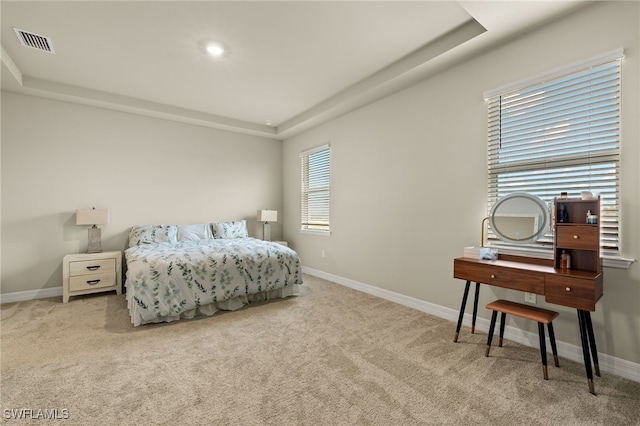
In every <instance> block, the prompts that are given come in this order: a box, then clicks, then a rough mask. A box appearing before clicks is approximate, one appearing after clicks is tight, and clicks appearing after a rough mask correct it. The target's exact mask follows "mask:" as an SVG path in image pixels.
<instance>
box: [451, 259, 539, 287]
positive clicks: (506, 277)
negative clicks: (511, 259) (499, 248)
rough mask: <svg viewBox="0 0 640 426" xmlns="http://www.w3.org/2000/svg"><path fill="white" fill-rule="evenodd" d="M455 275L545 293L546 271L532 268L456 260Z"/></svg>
mask: <svg viewBox="0 0 640 426" xmlns="http://www.w3.org/2000/svg"><path fill="white" fill-rule="evenodd" d="M453 276H454V278H460V279H463V280H468V281H475V282H479V283H484V284H490V285H495V286H498V287H505V288H511V289H514V290H520V291H527V292H529V293H536V294H544V273H542V272H537V271H532V270H523V269H512V268H508V267H503V266H497V265H496V266H493V265H489V264H486V263H483V264H478V263H475V262H464V261H457V260H456V261H454V272H453Z"/></svg>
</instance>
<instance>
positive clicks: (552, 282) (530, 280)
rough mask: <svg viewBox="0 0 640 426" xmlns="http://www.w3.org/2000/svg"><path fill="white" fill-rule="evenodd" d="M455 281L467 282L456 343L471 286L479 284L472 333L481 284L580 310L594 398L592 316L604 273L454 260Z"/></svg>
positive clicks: (516, 261)
mask: <svg viewBox="0 0 640 426" xmlns="http://www.w3.org/2000/svg"><path fill="white" fill-rule="evenodd" d="M453 277H454V278H459V279H462V280H465V281H466V286H465V290H464V294H463V297H462V305H461V307H460V314H459V316H458V324H457V327H456V334H455V338H454V342H457V341H458V336H459V333H460V328H461V326H462V318H463V316H464V311H465V307H466V303H467V297H468V295H469V289H470V285H471V282H475V283H476V286H475V298H474V304H473V316H472V326H471V332H472V333H475V323H476V315H477V311H478V295H479V293H480V284H488V285H492V286H496V287H503V288H508V289H512V290H519V291H525V292H529V293H535V294H539V295H541V296H544V297H545V301H546V302H548V303H553V304H556V305H561V306H567V307H570V308H575V309H577V312H578V325H579V327H580V338H581V341H582V352H583V356H584V364H585V370H586V373H587V379H588V381H589V391H590V392H591V393H592V394H594V395H595V390H594V385H593V371H592V364H591V360H592V359H593V367H594V369H595V373H596V375H597V376H600V367H599V365H598V352H597V349H596V341H595V337H594V334H593V326H592V324H591V312H593V311H595V310H596V303H597V302H598V300H599V299H600V298H601V297H602V294H603V292H602V288H603V285H602V281H603V280H602V272H591V271H585V270H572V269H558V268H554V261H553V260H545V259H535V258H530V257H522V256H508V255H499V256H498V259H497V260H481V259H473V258H468V257H460V258H457V259H454V261H453Z"/></svg>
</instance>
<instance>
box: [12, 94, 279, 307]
mask: <svg viewBox="0 0 640 426" xmlns="http://www.w3.org/2000/svg"><path fill="white" fill-rule="evenodd" d="M1 158H2V166H1V171H2V230H1V233H2V289H1V290H2V293H3V294H5V293H11V292H19V291H27V290H39V289H44V288H51V287H59V286H61V285H62V258H63V256H64V255H66V254H69V253H80V252H83V251H86V248H87V227H84V226H76V225H75V210H76V209H79V208H91V207H96V208H106V209H109V211H110V215H111V221H110V223H109V224H108V225H105V226H102V227H101V228H102V246H103V250H105V251H106V250H123V249H124V248H125V246H126V242H127V235H128V231H129V228H130V227H131V226H132V225H136V224H143V223H154V224H189V223H205V222H214V221H225V220H237V219H247V220H248V222H249V233H250V234H251V235H252V236H258V237H261V232H262V231H261V228H260V226H259V225H258V223H257V222H256V211H257V210H258V209H261V208H273V209H278V210H279V209H280V208H281V203H282V189H281V188H282V142H280V141H277V140H272V139H267V138H260V137H255V136H247V135H240V134H236V133H230V132H226V131H220V130H216V129H210V128H205V127H198V126H192V125H188V124H182V123H176V122H171V121H164V120H158V119H153V118H147V117H142V116H138V115H132V114H126V113H120V112H114V111H109V110H105V109H99V108H93V107H87V106H81V105H76V104H70V103H65V102H58V101H52V100H47V99H41V98H36V97H30V96H23V95H17V94H11V93H5V92H3V93H2V157H1ZM272 233H273V235H274V237H275V236H279V235H280V226H279V224H274V227H273V230H272Z"/></svg>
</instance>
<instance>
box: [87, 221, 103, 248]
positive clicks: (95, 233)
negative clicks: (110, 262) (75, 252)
mask: <svg viewBox="0 0 640 426" xmlns="http://www.w3.org/2000/svg"><path fill="white" fill-rule="evenodd" d="M87 253H102V232H101V230H100V228H98V227H97V226H95V225H93V226H92V227H91V228H89V244H88V246H87Z"/></svg>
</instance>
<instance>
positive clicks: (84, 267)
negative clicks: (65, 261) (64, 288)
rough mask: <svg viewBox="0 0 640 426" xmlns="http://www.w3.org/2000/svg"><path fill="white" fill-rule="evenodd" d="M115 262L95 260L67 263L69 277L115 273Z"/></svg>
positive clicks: (112, 260)
mask: <svg viewBox="0 0 640 426" xmlns="http://www.w3.org/2000/svg"><path fill="white" fill-rule="evenodd" d="M115 270H116V260H115V259H113V258H111V259H108V258H107V259H96V260H80V261H76V262H69V276H72V277H73V276H78V275H87V274H97V273H106V272H115Z"/></svg>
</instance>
